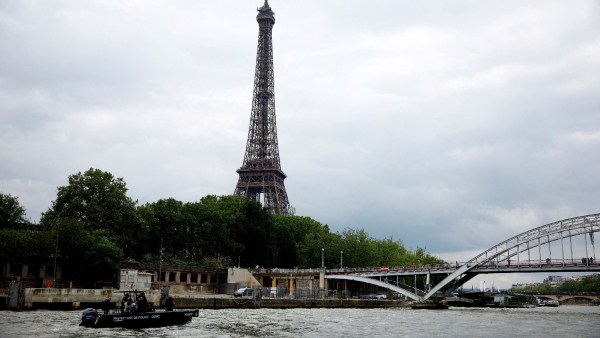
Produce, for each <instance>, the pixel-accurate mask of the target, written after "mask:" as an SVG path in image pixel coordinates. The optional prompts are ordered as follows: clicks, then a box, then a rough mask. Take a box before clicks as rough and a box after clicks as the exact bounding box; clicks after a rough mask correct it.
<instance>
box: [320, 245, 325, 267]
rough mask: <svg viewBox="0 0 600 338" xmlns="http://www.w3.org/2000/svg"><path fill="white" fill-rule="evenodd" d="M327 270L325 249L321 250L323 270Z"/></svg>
mask: <svg viewBox="0 0 600 338" xmlns="http://www.w3.org/2000/svg"><path fill="white" fill-rule="evenodd" d="M324 268H325V248H321V269H324Z"/></svg>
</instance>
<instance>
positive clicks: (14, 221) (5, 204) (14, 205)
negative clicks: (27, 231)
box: [0, 193, 28, 229]
mask: <svg viewBox="0 0 600 338" xmlns="http://www.w3.org/2000/svg"><path fill="white" fill-rule="evenodd" d="M27 223H28V222H27V218H26V217H25V208H23V207H22V206H21V204H20V203H19V198H18V197H15V196H12V195H10V194H4V193H0V229H6V228H16V227H19V226H21V225H23V224H27Z"/></svg>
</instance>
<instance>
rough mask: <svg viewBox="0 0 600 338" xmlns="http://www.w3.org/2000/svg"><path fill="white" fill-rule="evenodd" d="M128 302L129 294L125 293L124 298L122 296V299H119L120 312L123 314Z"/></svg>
mask: <svg viewBox="0 0 600 338" xmlns="http://www.w3.org/2000/svg"><path fill="white" fill-rule="evenodd" d="M128 300H129V294H128V293H126V294H125V296H123V299H121V312H125V309H126V308H127V301H128Z"/></svg>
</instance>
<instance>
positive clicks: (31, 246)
mask: <svg viewBox="0 0 600 338" xmlns="http://www.w3.org/2000/svg"><path fill="white" fill-rule="evenodd" d="M0 243H2V245H0V262H3V263H10V262H22V261H26V260H28V259H30V258H32V257H48V256H49V255H50V254H51V253H52V252H54V250H53V249H54V240H53V239H52V236H51V234H50V232H48V231H31V230H23V229H0Z"/></svg>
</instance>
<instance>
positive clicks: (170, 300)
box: [165, 297, 175, 311]
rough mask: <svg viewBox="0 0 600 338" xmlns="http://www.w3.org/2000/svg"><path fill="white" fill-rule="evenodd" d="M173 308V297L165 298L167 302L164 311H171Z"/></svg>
mask: <svg viewBox="0 0 600 338" xmlns="http://www.w3.org/2000/svg"><path fill="white" fill-rule="evenodd" d="M174 308H175V300H174V299H173V297H169V298H167V303H166V305H165V310H166V311H173V309H174Z"/></svg>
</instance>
